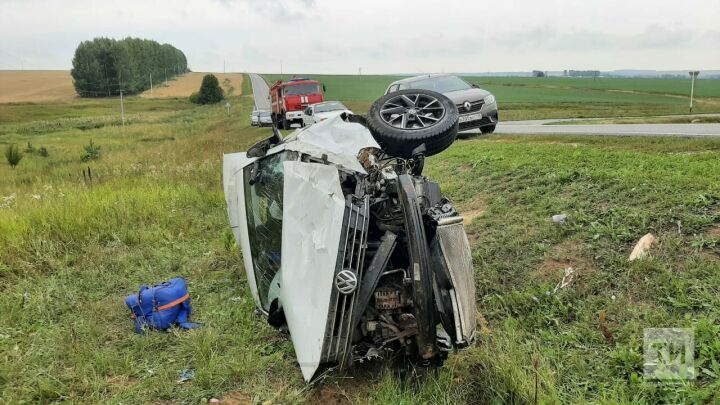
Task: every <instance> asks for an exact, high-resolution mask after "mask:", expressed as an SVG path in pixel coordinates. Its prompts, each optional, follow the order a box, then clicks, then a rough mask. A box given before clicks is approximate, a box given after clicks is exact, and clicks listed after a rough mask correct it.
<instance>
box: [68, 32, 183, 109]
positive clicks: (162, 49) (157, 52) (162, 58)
mask: <svg viewBox="0 0 720 405" xmlns="http://www.w3.org/2000/svg"><path fill="white" fill-rule="evenodd" d="M72 65H73V68H72V71H71V75H72V77H73V83H74V85H75V91H76V92H77V93H78V95H80V96H81V97H109V96H117V95H118V94H120V91H122V92H123V93H124V94H136V93H140V92H142V91H145V90H147V89H149V88H150V80H151V79H150V77H151V76H152V81H153V82H154V83H155V84H157V83H160V82H161V81H163V80H165V79H166V78H167V79H171V78H173V77H175V76H177V75H180V74H183V73H186V72H187V71H188V68H187V59H186V58H185V54H184V53H183V52H182V51H180V50H179V49H177V48H175V47H174V46H172V45H169V44H159V43H157V42H155V41H151V40H148V39H140V38H130V37H128V38H125V39H122V40H115V39H111V38H95V39H93V40H92V41H83V42H81V43H80V45H78V47H77V49H76V50H75V56H74V57H73V61H72Z"/></svg>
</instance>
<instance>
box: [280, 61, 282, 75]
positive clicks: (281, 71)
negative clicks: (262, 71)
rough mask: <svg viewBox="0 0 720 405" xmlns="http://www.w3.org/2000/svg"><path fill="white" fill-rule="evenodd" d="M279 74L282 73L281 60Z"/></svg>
mask: <svg viewBox="0 0 720 405" xmlns="http://www.w3.org/2000/svg"><path fill="white" fill-rule="evenodd" d="M280 74H282V60H281V61H280Z"/></svg>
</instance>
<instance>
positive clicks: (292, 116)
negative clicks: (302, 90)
mask: <svg viewBox="0 0 720 405" xmlns="http://www.w3.org/2000/svg"><path fill="white" fill-rule="evenodd" d="M302 117H303V112H302V111H288V112H286V113H285V119H287V120H288V121H292V120H301V119H302Z"/></svg>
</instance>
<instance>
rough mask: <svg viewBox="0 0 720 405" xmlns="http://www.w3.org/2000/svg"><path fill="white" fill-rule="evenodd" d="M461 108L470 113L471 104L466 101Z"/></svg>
mask: <svg viewBox="0 0 720 405" xmlns="http://www.w3.org/2000/svg"><path fill="white" fill-rule="evenodd" d="M463 107H465V110H467V111H470V109H471V108H472V104H470V102H469V101H466V102H464V103H463Z"/></svg>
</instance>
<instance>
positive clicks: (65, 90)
mask: <svg viewBox="0 0 720 405" xmlns="http://www.w3.org/2000/svg"><path fill="white" fill-rule="evenodd" d="M0 89H2V91H1V92H0V103H35V102H44V101H68V100H72V99H74V98H76V97H77V95H76V94H75V88H74V87H73V80H72V76H70V71H68V70H0Z"/></svg>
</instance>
